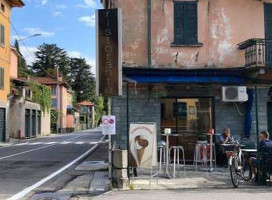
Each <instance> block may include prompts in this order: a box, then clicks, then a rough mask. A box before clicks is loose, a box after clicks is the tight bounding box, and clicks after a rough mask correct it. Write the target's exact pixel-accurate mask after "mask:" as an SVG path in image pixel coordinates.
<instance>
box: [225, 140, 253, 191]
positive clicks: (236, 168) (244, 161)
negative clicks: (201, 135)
mask: <svg viewBox="0 0 272 200" xmlns="http://www.w3.org/2000/svg"><path fill="white" fill-rule="evenodd" d="M222 146H223V147H224V148H225V153H226V155H227V158H228V165H229V169H230V176H231V181H232V184H233V186H234V187H235V188H237V187H238V186H239V183H240V181H242V180H244V181H250V180H251V178H252V171H251V168H250V165H249V157H247V156H246V155H245V154H244V153H243V151H242V149H241V145H240V144H239V143H238V142H232V143H228V144H222Z"/></svg>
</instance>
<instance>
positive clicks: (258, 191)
mask: <svg viewBox="0 0 272 200" xmlns="http://www.w3.org/2000/svg"><path fill="white" fill-rule="evenodd" d="M271 196H272V190H271V188H267V187H266V188H250V189H248V188H247V189H246V188H243V189H239V188H238V189H233V188H232V189H195V190H161V191H160V190H146V191H139V190H130V191H113V192H109V193H107V194H104V195H102V196H98V197H95V198H92V200H112V199H118V200H127V199H129V200H165V199H168V200H229V199H231V200H249V199H256V200H257V199H258V200H268V199H271ZM80 199H82V200H85V199H87V198H80Z"/></svg>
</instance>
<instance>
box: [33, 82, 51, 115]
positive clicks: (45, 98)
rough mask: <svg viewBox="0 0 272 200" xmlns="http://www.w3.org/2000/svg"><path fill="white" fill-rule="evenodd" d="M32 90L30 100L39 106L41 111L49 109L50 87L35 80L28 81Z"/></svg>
mask: <svg viewBox="0 0 272 200" xmlns="http://www.w3.org/2000/svg"><path fill="white" fill-rule="evenodd" d="M29 85H30V87H31V90H32V92H33V96H32V100H33V101H34V102H36V103H38V104H40V106H41V111H42V112H43V113H45V112H49V111H50V109H51V89H50V87H48V86H46V85H42V84H39V83H38V82H36V81H31V82H29Z"/></svg>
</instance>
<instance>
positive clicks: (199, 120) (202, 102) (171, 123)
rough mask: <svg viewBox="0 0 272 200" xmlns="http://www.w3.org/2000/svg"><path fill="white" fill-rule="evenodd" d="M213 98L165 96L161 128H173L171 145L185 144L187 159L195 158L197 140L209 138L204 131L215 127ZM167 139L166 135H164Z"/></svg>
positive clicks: (170, 139)
mask: <svg viewBox="0 0 272 200" xmlns="http://www.w3.org/2000/svg"><path fill="white" fill-rule="evenodd" d="M213 105H214V103H213V98H163V99H162V100H161V130H162V134H163V133H164V130H165V128H171V135H170V136H169V146H170V147H171V146H183V148H184V151H185V159H186V161H187V162H191V161H193V159H194V150H195V144H196V143H197V141H201V140H203V141H204V140H207V139H208V138H207V136H206V135H205V134H204V133H207V131H208V130H209V129H210V128H213V127H214V119H213V116H214V114H213V110H214V109H213ZM162 139H163V140H165V137H162Z"/></svg>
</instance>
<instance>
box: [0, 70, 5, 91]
mask: <svg viewBox="0 0 272 200" xmlns="http://www.w3.org/2000/svg"><path fill="white" fill-rule="evenodd" d="M4 77H5V71H4V68H2V67H0V89H1V90H3V89H4V83H5V81H4Z"/></svg>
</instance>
